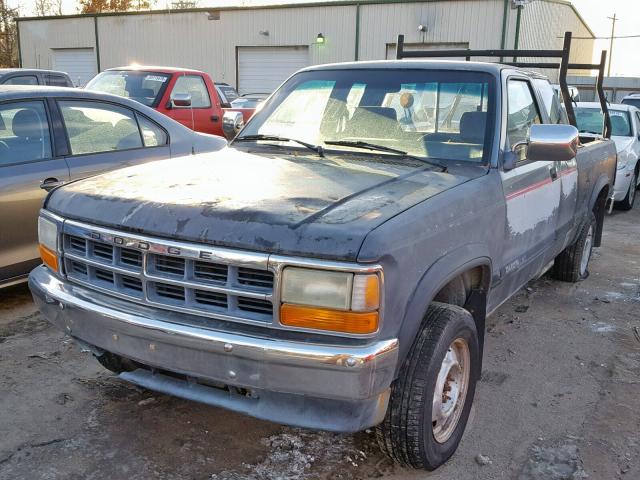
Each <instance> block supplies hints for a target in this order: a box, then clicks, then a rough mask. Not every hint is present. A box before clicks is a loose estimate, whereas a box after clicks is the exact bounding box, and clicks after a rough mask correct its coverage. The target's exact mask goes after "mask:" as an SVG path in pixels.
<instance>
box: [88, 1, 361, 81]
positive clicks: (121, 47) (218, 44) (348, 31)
mask: <svg viewBox="0 0 640 480" xmlns="http://www.w3.org/2000/svg"><path fill="white" fill-rule="evenodd" d="M355 11H356V7H355V6H348V7H314V8H304V9H303V8H283V9H261V10H243V11H240V10H232V11H224V10H223V11H220V19H219V20H209V14H208V13H206V12H190V13H172V14H167V15H158V14H152V15H131V16H113V17H98V26H99V31H100V57H101V62H100V63H101V68H102V69H105V68H110V67H117V66H122V65H128V64H130V63H133V62H136V63H140V64H147V65H171V66H180V67H186V68H196V69H198V70H203V71H206V72H208V73H210V74H212V75H213V77H214V78H215V79H216V80H217V81H222V82H227V83H229V84H231V85H235V83H236V47H242V46H279V45H282V46H284V45H291V46H294V45H296V46H300V45H305V46H309V56H310V62H311V63H312V64H318V63H330V62H340V61H348V60H353V58H354V48H355V47H354V33H353V31H354V29H353V25H354V22H355ZM267 31H268V32H269V34H268V35H263V34H260V32H267ZM318 33H322V34H323V35H324V36H325V38H326V43H325V44H324V45H317V44H315V38H316V36H317V35H318Z"/></svg>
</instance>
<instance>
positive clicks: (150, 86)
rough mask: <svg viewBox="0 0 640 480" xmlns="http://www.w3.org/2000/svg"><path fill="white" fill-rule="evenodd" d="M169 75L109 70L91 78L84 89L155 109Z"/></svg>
mask: <svg viewBox="0 0 640 480" xmlns="http://www.w3.org/2000/svg"><path fill="white" fill-rule="evenodd" d="M169 78H171V75H168V74H165V73H154V72H140V71H129V70H111V71H106V72H102V73H101V74H99V75H97V76H96V77H95V78H93V79H92V80H91V81H90V82H89V83H88V84H87V86H86V87H85V88H87V89H88V90H94V91H97V92H104V93H112V94H114V95H119V96H121V97H126V98H130V99H132V100H135V101H137V102H140V103H142V104H143V105H146V106H148V107H156V106H157V105H158V102H160V99H161V98H162V94H163V93H164V90H165V88H166V85H167V82H168V80H169Z"/></svg>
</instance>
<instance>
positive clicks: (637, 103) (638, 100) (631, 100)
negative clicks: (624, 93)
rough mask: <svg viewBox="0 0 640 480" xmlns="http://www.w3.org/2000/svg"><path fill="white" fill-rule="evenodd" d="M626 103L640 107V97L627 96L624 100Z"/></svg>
mask: <svg viewBox="0 0 640 480" xmlns="http://www.w3.org/2000/svg"><path fill="white" fill-rule="evenodd" d="M622 103H624V104H625V105H632V106H634V107H636V108H640V98H625V99H624V100H622Z"/></svg>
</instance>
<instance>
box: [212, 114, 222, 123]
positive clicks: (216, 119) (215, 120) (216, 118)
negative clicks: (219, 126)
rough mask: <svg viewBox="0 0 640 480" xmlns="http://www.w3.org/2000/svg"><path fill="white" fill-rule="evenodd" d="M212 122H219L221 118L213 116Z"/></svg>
mask: <svg viewBox="0 0 640 480" xmlns="http://www.w3.org/2000/svg"><path fill="white" fill-rule="evenodd" d="M211 120H213V121H214V122H217V121H218V120H220V117H219V116H218V115H211Z"/></svg>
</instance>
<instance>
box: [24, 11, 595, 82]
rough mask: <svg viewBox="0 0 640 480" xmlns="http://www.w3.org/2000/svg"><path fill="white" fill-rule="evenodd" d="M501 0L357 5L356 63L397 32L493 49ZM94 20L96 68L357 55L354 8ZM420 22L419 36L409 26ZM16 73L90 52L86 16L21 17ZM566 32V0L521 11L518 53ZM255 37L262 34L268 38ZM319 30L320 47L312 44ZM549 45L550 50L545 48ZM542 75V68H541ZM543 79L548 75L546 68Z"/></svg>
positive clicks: (228, 70) (574, 23)
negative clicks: (58, 56) (278, 52)
mask: <svg viewBox="0 0 640 480" xmlns="http://www.w3.org/2000/svg"><path fill="white" fill-rule="evenodd" d="M503 9H504V1H503V0H443V1H425V2H410V3H387V4H370V5H366V4H365V5H361V6H360V7H359V18H360V29H359V38H360V40H359V43H358V55H357V58H358V59H359V60H376V59H384V58H385V57H386V52H387V45H388V44H394V43H395V42H396V39H397V35H398V34H400V33H402V34H404V35H405V42H407V43H425V44H443V43H460V42H464V43H468V44H469V47H470V48H474V49H485V48H500V44H501V37H502V22H503ZM218 13H219V19H210V17H212V16H210V14H209V13H208V12H206V11H191V12H176V13H162V14H159V13H156V14H142V15H117V16H98V17H97V27H98V34H99V35H98V36H99V47H100V48H99V50H100V68H101V70H104V69H106V68H110V67H116V66H122V65H128V64H130V63H134V62H136V63H140V64H148V65H149V64H150V65H153V64H156V65H157V64H160V65H171V66H181V67H190V68H196V69H199V70H203V71H206V72H208V73H210V74H212V75H213V77H214V78H215V79H216V80H217V81H224V82H227V83H229V84H231V85H236V48H237V47H239V46H301V45H304V46H308V47H309V56H310V63H311V64H318V63H329V62H340V61H352V60H355V59H356V45H355V43H356V19H357V17H358V7H357V6H355V5H335V6H333V5H322V6H318V7H292V8H266V9H265V8H256V9H236V10H224V9H222V10H219V11H218ZM515 19H516V10H515V9H512V8H511V7H509V8H508V22H507V38H506V45H505V47H506V48H513V43H514V38H515ZM419 24H423V25H426V26H427V31H426V33H422V32H419V31H418V25H419ZM19 25H20V42H21V52H22V63H23V66H24V67H40V68H48V67H51V63H52V62H51V57H52V50H51V49H52V48H83V47H95V31H94V18H93V17H84V18H61V19H40V20H22V21H20V22H19ZM565 30H573V31H574V33H575V34H576V35H577V36H587V35H589V32H588V30H587V29H586V28H585V27H584V25H583V24H582V23H581V22H580V21H579V19H578V18H577V16H576V15H575V13H574V12H573V10H572V9H571V7H570V6H568V5H567V4H566V3H565V2H562V1H558V0H545V1H537V2H533V3H531V4H529V5H527V6H526V7H525V10H524V13H523V15H522V28H521V34H520V36H521V41H520V48H560V47H561V45H562V39H561V38H556V37H561V36H562V35H563V34H564V31H565ZM260 32H268V35H264V34H261V33H260ZM318 33H322V34H323V35H324V37H325V39H326V42H325V43H324V44H322V45H318V44H316V43H315V38H316V36H317V35H318ZM550 43H551V44H550ZM574 46H575V47H577V50H576V53H575V54H574V59H576V60H578V59H579V60H580V61H591V49H592V48H593V42H592V41H585V40H581V41H576V43H575V44H574ZM545 73H549V72H545ZM551 73H552V74H553V73H554V72H551Z"/></svg>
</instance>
